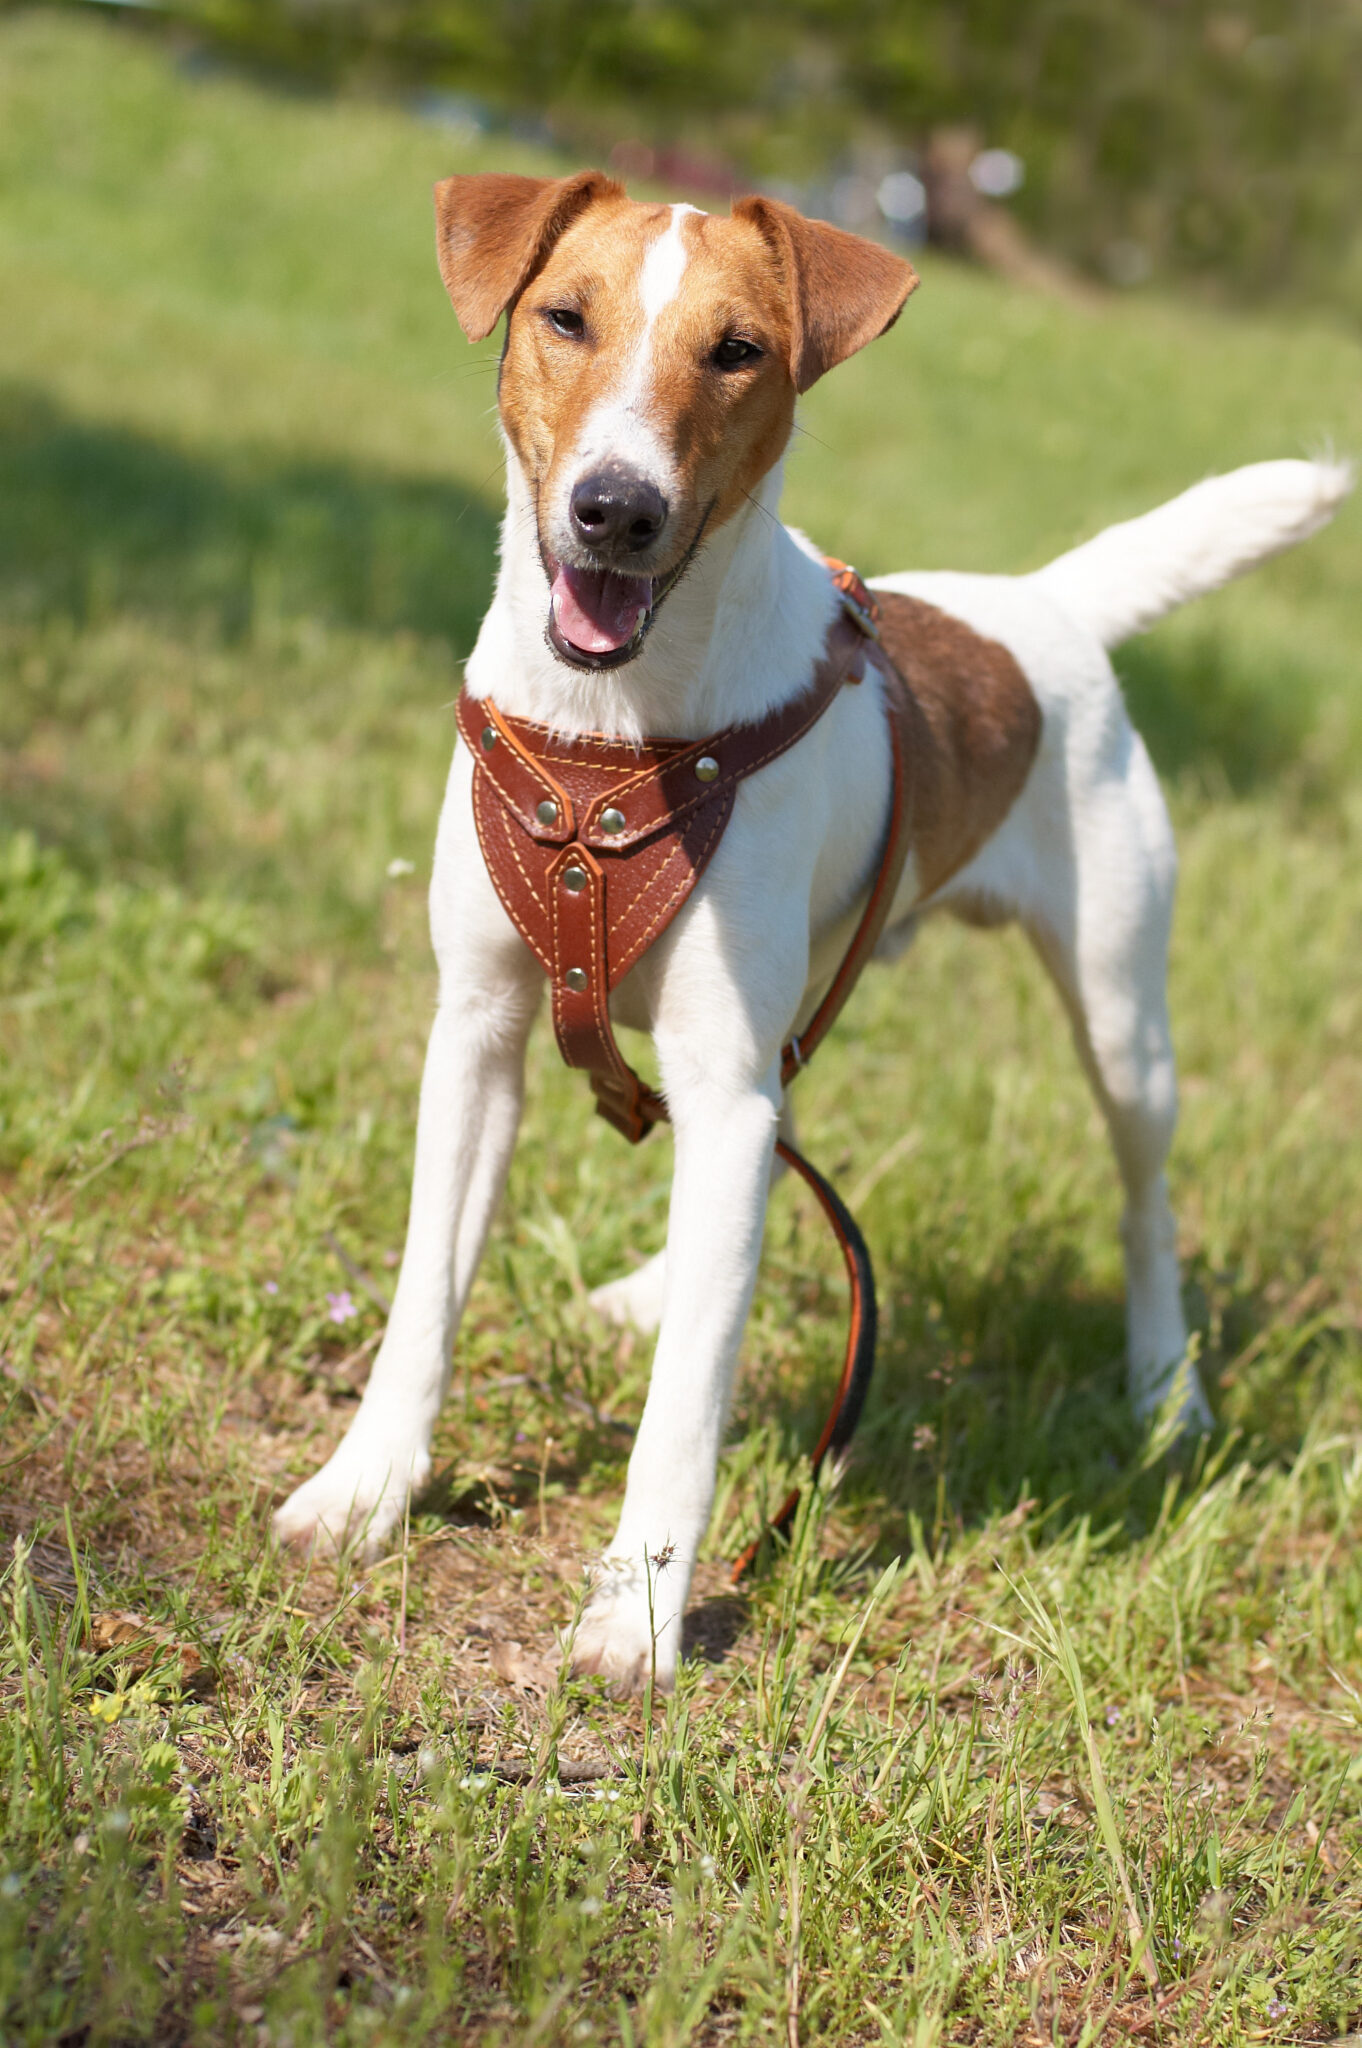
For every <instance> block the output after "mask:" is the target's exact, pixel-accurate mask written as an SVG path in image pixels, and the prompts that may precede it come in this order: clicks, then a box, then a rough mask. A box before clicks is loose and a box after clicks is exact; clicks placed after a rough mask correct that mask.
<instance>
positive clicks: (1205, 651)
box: [1114, 627, 1317, 795]
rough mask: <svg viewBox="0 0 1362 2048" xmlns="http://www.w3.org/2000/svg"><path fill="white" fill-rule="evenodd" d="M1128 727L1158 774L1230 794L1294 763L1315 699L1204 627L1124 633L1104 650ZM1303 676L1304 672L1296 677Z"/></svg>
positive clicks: (1270, 779) (1267, 779)
mask: <svg viewBox="0 0 1362 2048" xmlns="http://www.w3.org/2000/svg"><path fill="white" fill-rule="evenodd" d="M1114 659H1115V664H1116V672H1117V674H1118V675H1119V676H1120V678H1121V687H1122V690H1123V692H1124V694H1125V700H1126V703H1127V705H1128V707H1129V710H1130V716H1131V720H1132V722H1133V724H1134V726H1135V729H1136V731H1137V732H1138V733H1139V734H1140V736H1141V737H1142V739H1143V740H1144V743H1145V745H1146V746H1147V747H1148V749H1149V753H1150V757H1151V759H1152V760H1153V762H1154V766H1155V767H1156V768H1157V769H1158V771H1159V773H1160V774H1161V775H1165V776H1171V777H1177V776H1181V775H1185V774H1188V773H1191V774H1194V775H1198V776H1200V777H1201V778H1203V779H1204V780H1205V781H1206V782H1207V783H1208V784H1209V785H1210V786H1211V787H1212V788H1220V789H1228V790H1229V791H1230V792H1231V793H1233V794H1234V795H1245V794H1247V793H1248V792H1249V791H1250V790H1253V789H1257V788H1261V787H1264V786H1269V785H1271V784H1272V783H1273V782H1275V781H1276V780H1278V779H1279V778H1280V777H1281V776H1282V775H1283V774H1285V773H1286V772H1287V771H1288V770H1289V769H1291V768H1292V767H1294V766H1295V764H1296V763H1297V762H1298V761H1299V760H1300V757H1301V753H1302V749H1303V747H1304V745H1305V742H1306V740H1307V738H1308V737H1309V733H1310V729H1311V725H1312V722H1313V718H1314V715H1315V712H1316V710H1317V706H1316V703H1315V699H1314V695H1313V693H1312V691H1311V690H1310V689H1309V688H1308V687H1304V688H1303V687H1301V681H1302V679H1301V678H1295V677H1292V676H1291V675H1283V674H1281V673H1280V672H1274V673H1272V674H1270V675H1269V674H1265V673H1264V672H1263V671H1262V670H1261V668H1258V669H1255V668H1254V667H1253V666H1252V665H1250V664H1246V663H1245V660H1244V656H1243V650H1242V648H1234V647H1232V646H1227V644H1226V642H1225V640H1224V638H1223V637H1222V636H1221V635H1220V634H1219V633H1218V632H1217V631H1216V630H1215V629H1214V628H1213V627H1207V628H1205V629H1203V630H1202V631H1200V632H1196V633H1191V634H1183V635H1180V636H1178V637H1177V638H1172V637H1169V636H1164V635H1156V636H1154V637H1153V638H1151V639H1148V640H1133V641H1131V642H1129V643H1128V644H1127V645H1126V646H1124V647H1122V648H1119V649H1118V650H1117V653H1116V655H1115V657H1114ZM1306 680H1308V679H1306Z"/></svg>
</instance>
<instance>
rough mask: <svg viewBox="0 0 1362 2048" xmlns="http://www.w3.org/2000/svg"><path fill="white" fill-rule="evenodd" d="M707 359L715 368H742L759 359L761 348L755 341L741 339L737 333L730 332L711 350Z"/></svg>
mask: <svg viewBox="0 0 1362 2048" xmlns="http://www.w3.org/2000/svg"><path fill="white" fill-rule="evenodd" d="M709 359H710V361H711V362H712V363H713V365H714V367H715V369H716V370H742V369H745V368H746V367H747V365H748V364H749V363H756V362H759V361H760V360H761V350H760V349H759V348H758V347H757V344H756V343H755V341H743V340H742V339H741V338H740V337H739V336H738V335H736V334H730V335H728V336H727V337H726V339H725V340H723V341H721V342H720V343H719V346H718V347H717V348H716V349H714V350H712V351H711V354H710V358H709Z"/></svg>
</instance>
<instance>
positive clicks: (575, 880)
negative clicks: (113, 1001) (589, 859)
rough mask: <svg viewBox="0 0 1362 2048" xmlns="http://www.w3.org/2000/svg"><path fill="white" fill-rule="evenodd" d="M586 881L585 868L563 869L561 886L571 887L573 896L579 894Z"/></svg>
mask: <svg viewBox="0 0 1362 2048" xmlns="http://www.w3.org/2000/svg"><path fill="white" fill-rule="evenodd" d="M586 883H587V873H586V869H585V868H564V869H563V887H564V888H565V889H571V891H572V893H573V895H574V896H579V895H580V894H581V892H582V890H583V889H585V887H586Z"/></svg>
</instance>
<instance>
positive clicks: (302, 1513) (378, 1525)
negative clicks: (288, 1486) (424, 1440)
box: [274, 1439, 430, 1559]
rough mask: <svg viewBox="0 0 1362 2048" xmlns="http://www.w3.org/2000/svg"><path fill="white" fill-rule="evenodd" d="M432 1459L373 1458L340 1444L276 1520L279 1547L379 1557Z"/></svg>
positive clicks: (409, 1454)
mask: <svg viewBox="0 0 1362 2048" xmlns="http://www.w3.org/2000/svg"><path fill="white" fill-rule="evenodd" d="M429 1471H430V1459H429V1457H427V1456H426V1455H425V1454H424V1453H423V1452H413V1451H411V1450H406V1451H403V1452H401V1453H389V1454H386V1455H381V1456H380V1455H376V1454H375V1453H374V1452H373V1451H372V1450H370V1451H365V1452H363V1453H361V1452H359V1451H358V1450H352V1449H351V1448H350V1444H349V1440H348V1439H347V1440H346V1442H345V1443H342V1444H341V1446H340V1448H339V1449H338V1450H337V1452H336V1454H335V1456H334V1457H333V1458H332V1459H331V1460H330V1461H329V1463H327V1464H325V1465H323V1466H322V1469H321V1471H320V1472H317V1473H314V1475H313V1476H312V1478H311V1479H308V1480H306V1481H305V1482H304V1483H303V1485H302V1486H300V1487H298V1488H297V1489H296V1491H295V1492H293V1493H291V1494H290V1495H289V1497H288V1499H287V1500H286V1501H285V1502H284V1504H283V1506H282V1507H281V1508H279V1509H277V1510H276V1513H275V1516H274V1534H275V1537H276V1539H277V1541H279V1542H280V1543H291V1544H295V1545H297V1547H298V1548H299V1549H307V1550H314V1549H315V1550H321V1551H331V1552H333V1553H339V1552H340V1551H342V1550H346V1549H353V1550H354V1551H356V1552H357V1553H358V1555H359V1556H360V1557H362V1558H365V1559H371V1558H375V1557H377V1556H379V1554H380V1553H381V1552H382V1551H383V1549H384V1548H385V1547H386V1544H387V1540H388V1537H389V1536H390V1535H391V1534H392V1531H393V1530H394V1528H395V1527H396V1526H397V1524H398V1523H399V1522H400V1521H401V1519H402V1516H403V1514H404V1513H405V1511H406V1505H407V1500H408V1497H409V1495H410V1494H411V1493H415V1492H416V1491H417V1490H418V1489H419V1488H420V1487H421V1486H423V1485H424V1484H425V1481H426V1478H427V1476H428V1474H429Z"/></svg>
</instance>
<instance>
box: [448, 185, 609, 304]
mask: <svg viewBox="0 0 1362 2048" xmlns="http://www.w3.org/2000/svg"><path fill="white" fill-rule="evenodd" d="M623 197H624V187H623V186H622V185H617V184H616V183H615V181H614V179H613V178H607V177H605V176H604V174H603V173H602V172H600V171H578V172H577V173H576V175H575V176H574V177H571V178H517V177H513V176H511V175H510V174H505V175H503V174H501V173H499V172H491V173H488V174H487V175H485V176H482V177H469V178H445V179H444V180H443V181H442V183H440V184H438V185H437V186H436V187H435V248H436V253H437V254H438V256H439V259H440V275H441V277H442V278H443V279H444V281H445V290H446V291H447V292H448V293H449V297H450V301H451V303H452V305H453V307H454V311H455V312H456V313H457V314H458V316H459V325H460V326H461V327H462V329H463V331H464V333H465V334H466V335H467V336H468V339H469V340H470V341H485V340H486V339H487V336H488V335H489V334H490V333H491V332H492V329H493V328H494V327H495V326H496V324H497V321H498V320H499V319H500V318H501V315H502V314H503V313H504V312H505V310H506V308H507V307H508V306H509V305H510V303H511V301H512V300H513V299H515V298H517V297H518V296H519V294H520V293H521V292H522V291H524V289H525V286H526V285H527V284H528V283H529V281H530V279H531V278H532V277H533V276H534V273H535V271H536V270H538V268H539V266H540V265H541V264H542V263H543V261H544V259H545V257H546V256H547V255H548V253H549V251H550V249H552V247H553V245H554V243H555V242H556V241H557V239H558V237H559V236H560V235H561V234H562V232H563V230H564V228H566V227H567V226H568V225H569V224H570V223H571V222H572V221H574V220H575V219H576V218H577V215H578V214H579V213H581V212H583V211H584V209H585V208H586V207H588V206H590V205H591V203H592V201H593V200H596V199H622V198H623Z"/></svg>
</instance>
